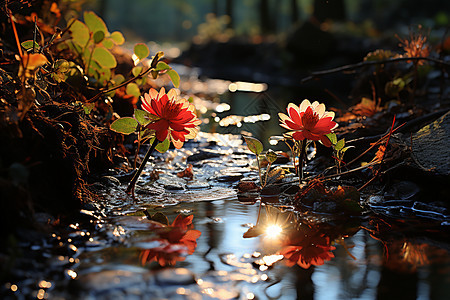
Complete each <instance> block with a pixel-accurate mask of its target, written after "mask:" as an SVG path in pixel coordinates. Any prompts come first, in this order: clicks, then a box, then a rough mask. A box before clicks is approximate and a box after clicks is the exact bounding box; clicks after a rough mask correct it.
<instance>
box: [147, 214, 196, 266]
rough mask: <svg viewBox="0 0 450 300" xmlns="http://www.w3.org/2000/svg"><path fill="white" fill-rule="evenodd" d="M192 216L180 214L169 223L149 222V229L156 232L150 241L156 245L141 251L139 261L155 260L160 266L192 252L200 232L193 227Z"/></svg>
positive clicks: (171, 262) (179, 259) (181, 259)
mask: <svg viewBox="0 0 450 300" xmlns="http://www.w3.org/2000/svg"><path fill="white" fill-rule="evenodd" d="M193 218H194V216H193V215H190V216H183V215H181V214H180V215H178V216H177V217H176V219H175V221H173V223H172V224H170V225H164V224H163V223H159V222H154V221H153V222H151V223H150V228H149V229H151V230H152V231H153V232H155V233H156V234H157V237H156V238H154V239H153V240H152V241H154V242H157V245H158V246H156V247H153V248H151V249H145V250H143V251H141V253H140V255H139V258H140V261H141V263H142V264H143V265H144V264H146V263H151V262H153V261H155V262H158V263H159V265H160V266H162V267H164V266H166V265H175V264H176V262H177V261H184V260H185V259H186V256H187V255H191V254H192V253H194V251H195V248H196V247H197V239H198V238H199V237H200V235H201V234H202V233H201V232H200V231H198V230H194V229H193V228H194V225H193V224H192V219H193Z"/></svg>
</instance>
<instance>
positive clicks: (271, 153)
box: [266, 149, 278, 163]
mask: <svg viewBox="0 0 450 300" xmlns="http://www.w3.org/2000/svg"><path fill="white" fill-rule="evenodd" d="M277 158H278V155H277V154H276V153H275V151H273V150H272V149H269V150H268V151H267V153H266V159H267V161H268V162H269V163H273V162H274V161H276V160H277Z"/></svg>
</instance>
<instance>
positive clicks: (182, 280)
mask: <svg viewBox="0 0 450 300" xmlns="http://www.w3.org/2000/svg"><path fill="white" fill-rule="evenodd" d="M155 278H156V282H157V283H158V284H159V285H163V286H164V285H189V284H194V283H195V275H194V273H193V272H192V271H189V270H188V269H185V268H176V269H164V270H161V271H159V272H158V273H156V276H155Z"/></svg>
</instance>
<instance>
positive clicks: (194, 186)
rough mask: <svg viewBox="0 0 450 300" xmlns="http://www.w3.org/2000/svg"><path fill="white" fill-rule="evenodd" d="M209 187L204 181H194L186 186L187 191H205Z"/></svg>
mask: <svg viewBox="0 0 450 300" xmlns="http://www.w3.org/2000/svg"><path fill="white" fill-rule="evenodd" d="M209 187H210V184H209V183H208V182H206V181H194V182H190V183H188V184H187V185H186V188H187V189H188V190H199V189H207V188H209Z"/></svg>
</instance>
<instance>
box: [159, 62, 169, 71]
mask: <svg viewBox="0 0 450 300" xmlns="http://www.w3.org/2000/svg"><path fill="white" fill-rule="evenodd" d="M170 69H172V68H171V67H170V66H169V65H168V64H166V63H165V62H163V61H160V62H158V64H157V65H156V68H155V71H164V70H170Z"/></svg>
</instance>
